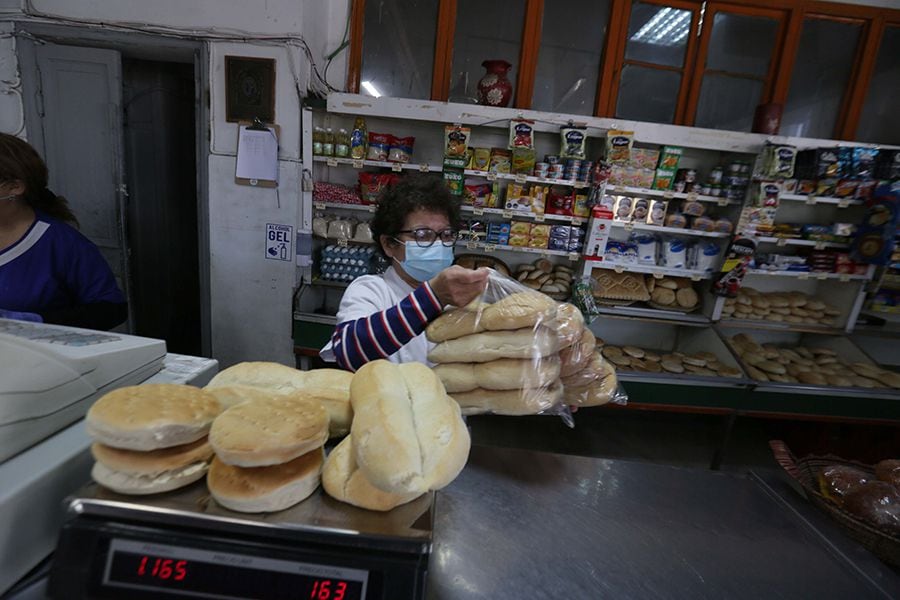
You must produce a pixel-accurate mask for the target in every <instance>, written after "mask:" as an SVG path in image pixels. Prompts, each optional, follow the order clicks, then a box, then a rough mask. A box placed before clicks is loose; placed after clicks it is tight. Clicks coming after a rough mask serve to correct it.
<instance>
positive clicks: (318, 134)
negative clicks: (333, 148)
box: [313, 127, 325, 156]
mask: <svg viewBox="0 0 900 600" xmlns="http://www.w3.org/2000/svg"><path fill="white" fill-rule="evenodd" d="M324 138H325V131H324V130H323V129H322V128H321V127H316V128H314V129H313V154H314V155H316V156H322V141H323V140H324Z"/></svg>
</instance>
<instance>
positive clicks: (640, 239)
mask: <svg viewBox="0 0 900 600" xmlns="http://www.w3.org/2000/svg"><path fill="white" fill-rule="evenodd" d="M635 242H636V243H637V251H638V262H639V263H641V264H645V265H655V264H656V255H657V252H658V246H659V240H658V239H657V238H656V236H652V235H640V236H637V237H636V238H635Z"/></svg>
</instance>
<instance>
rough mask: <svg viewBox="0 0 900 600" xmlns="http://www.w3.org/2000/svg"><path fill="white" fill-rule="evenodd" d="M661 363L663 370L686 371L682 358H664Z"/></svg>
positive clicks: (671, 371)
mask: <svg viewBox="0 0 900 600" xmlns="http://www.w3.org/2000/svg"><path fill="white" fill-rule="evenodd" d="M660 365H661V366H662V368H663V370H665V371H668V372H669V373H684V365H682V364H681V361H680V360H677V359H670V358H663V359H662V362H661V363H660Z"/></svg>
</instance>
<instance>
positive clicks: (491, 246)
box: [484, 244, 497, 252]
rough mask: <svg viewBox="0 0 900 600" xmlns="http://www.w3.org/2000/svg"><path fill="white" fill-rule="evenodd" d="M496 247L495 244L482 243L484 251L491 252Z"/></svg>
mask: <svg viewBox="0 0 900 600" xmlns="http://www.w3.org/2000/svg"><path fill="white" fill-rule="evenodd" d="M496 249H497V244H485V245H484V251H485V252H493V251H494V250H496Z"/></svg>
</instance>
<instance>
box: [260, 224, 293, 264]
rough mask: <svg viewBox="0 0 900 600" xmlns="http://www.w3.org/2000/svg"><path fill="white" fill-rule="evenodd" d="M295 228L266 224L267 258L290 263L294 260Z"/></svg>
mask: <svg viewBox="0 0 900 600" xmlns="http://www.w3.org/2000/svg"><path fill="white" fill-rule="evenodd" d="M293 246H294V227H293V226H292V225H279V224H277V223H266V258H267V259H269V260H285V261H290V260H293V258H294V253H293Z"/></svg>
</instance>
